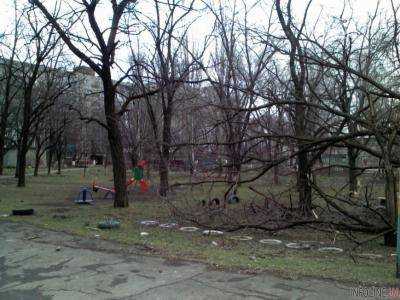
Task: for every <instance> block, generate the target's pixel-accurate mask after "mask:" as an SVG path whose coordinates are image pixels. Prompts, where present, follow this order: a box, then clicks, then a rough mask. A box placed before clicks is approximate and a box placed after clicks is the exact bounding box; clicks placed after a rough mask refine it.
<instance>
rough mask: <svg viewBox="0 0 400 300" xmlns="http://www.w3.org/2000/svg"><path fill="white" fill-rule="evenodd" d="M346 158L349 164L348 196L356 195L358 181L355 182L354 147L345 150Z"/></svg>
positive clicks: (355, 156) (355, 163)
mask: <svg viewBox="0 0 400 300" xmlns="http://www.w3.org/2000/svg"><path fill="white" fill-rule="evenodd" d="M347 156H348V163H349V171H348V173H349V174H348V175H349V192H350V194H355V193H358V192H359V191H358V181H357V176H358V172H357V150H356V149H354V147H348V148H347Z"/></svg>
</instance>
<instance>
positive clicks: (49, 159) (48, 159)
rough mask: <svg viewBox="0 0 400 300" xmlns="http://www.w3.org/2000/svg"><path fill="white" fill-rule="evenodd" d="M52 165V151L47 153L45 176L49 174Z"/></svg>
mask: <svg viewBox="0 0 400 300" xmlns="http://www.w3.org/2000/svg"><path fill="white" fill-rule="evenodd" d="M52 164H53V150H52V149H50V150H49V151H48V152H47V176H49V175H50V173H51V165H52Z"/></svg>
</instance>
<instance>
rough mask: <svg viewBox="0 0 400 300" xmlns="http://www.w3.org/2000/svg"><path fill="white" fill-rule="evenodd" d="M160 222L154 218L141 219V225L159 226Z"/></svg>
mask: <svg viewBox="0 0 400 300" xmlns="http://www.w3.org/2000/svg"><path fill="white" fill-rule="evenodd" d="M159 223H160V222H158V221H154V220H145V221H140V225H143V226H157V225H158V224H159Z"/></svg>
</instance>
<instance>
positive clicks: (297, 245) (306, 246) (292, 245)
mask: <svg viewBox="0 0 400 300" xmlns="http://www.w3.org/2000/svg"><path fill="white" fill-rule="evenodd" d="M285 246H286V248H289V249H294V250H308V249H310V248H311V246H310V244H306V243H288V244H286V245H285Z"/></svg>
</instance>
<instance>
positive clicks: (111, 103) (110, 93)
mask: <svg viewBox="0 0 400 300" xmlns="http://www.w3.org/2000/svg"><path fill="white" fill-rule="evenodd" d="M107 75H108V76H105V77H106V78H103V86H104V112H105V116H106V121H107V127H108V128H107V135H108V141H109V144H110V153H111V160H112V164H113V177H114V188H115V197H114V207H128V206H129V202H128V195H127V188H126V168H125V157H124V150H123V146H122V137H121V131H120V128H119V116H118V115H117V114H116V113H115V91H114V86H113V84H112V79H111V73H110V74H107Z"/></svg>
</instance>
